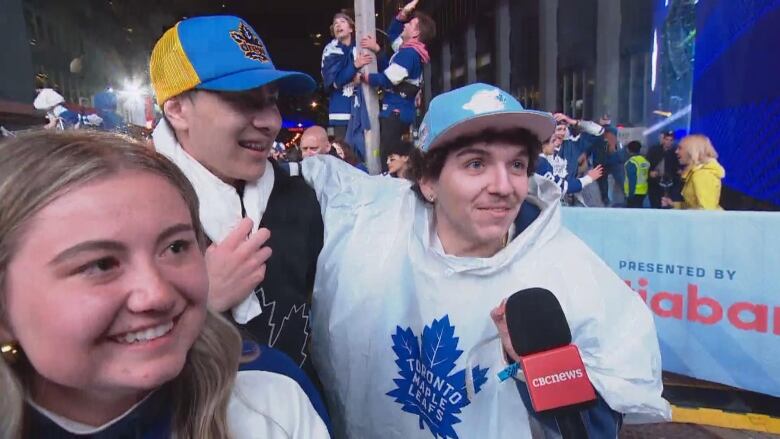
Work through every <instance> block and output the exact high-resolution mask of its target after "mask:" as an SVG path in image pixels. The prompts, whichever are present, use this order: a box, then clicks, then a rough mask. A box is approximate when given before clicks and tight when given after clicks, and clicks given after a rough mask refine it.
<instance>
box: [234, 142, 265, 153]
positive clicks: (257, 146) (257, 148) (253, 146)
mask: <svg viewBox="0 0 780 439" xmlns="http://www.w3.org/2000/svg"><path fill="white" fill-rule="evenodd" d="M239 145H241V146H242V147H243V148H247V149H254V150H255V151H262V150H263V149H264V148H263V144H262V143H256V142H241V143H239Z"/></svg>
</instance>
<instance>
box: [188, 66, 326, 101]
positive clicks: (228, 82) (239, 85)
mask: <svg viewBox="0 0 780 439" xmlns="http://www.w3.org/2000/svg"><path fill="white" fill-rule="evenodd" d="M271 83H274V84H276V85H277V86H278V87H279V93H281V94H283V95H305V94H309V93H311V92H313V91H314V89H315V88H317V83H316V82H314V79H312V77H311V76H309V75H307V74H305V73H300V72H285V71H281V70H268V69H256V70H245V71H243V72H238V73H233V74H230V75H227V76H223V77H221V78H216V79H212V80H210V81H206V82H202V83H201V84H200V85H198V86H197V87H195V88H197V89H200V90H212V91H246V90H251V89H253V88H257V87H262V86H264V85H267V84H271Z"/></svg>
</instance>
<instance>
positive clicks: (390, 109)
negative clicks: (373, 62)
mask: <svg viewBox="0 0 780 439" xmlns="http://www.w3.org/2000/svg"><path fill="white" fill-rule="evenodd" d="M402 30H403V23H401V22H400V21H399V20H398V19H397V18H393V20H392V22H391V24H390V28H389V29H388V31H387V34H388V39H389V40H390V41H395V43H394V44H393V50H394V51H395V53H393V56H392V57H391V58H390V60H389V61H387V60H386V58H384V57H380V59H379V69H380V70H381V71H380V72H379V73H372V74H370V75H368V83H369V84H371V86H372V87H379V88H382V89H383V90H384V95H383V97H382V108H381V111H380V112H379V117H383V118H386V117H390V115H391V114H393V113H398V115H399V117H400V119H401V122H404V123H407V124H411V123H412V122H414V117H415V115H416V108H415V106H414V99H415V97H416V96H417V92H416V90H419V88H420V87H422V82H423V61H422V58H421V57H420V55H419V54H418V53H417V51H415V50H414V49H412V48H411V47H400V45H399V44H400V43H399V42H398V38H400V35H401V31H402Z"/></svg>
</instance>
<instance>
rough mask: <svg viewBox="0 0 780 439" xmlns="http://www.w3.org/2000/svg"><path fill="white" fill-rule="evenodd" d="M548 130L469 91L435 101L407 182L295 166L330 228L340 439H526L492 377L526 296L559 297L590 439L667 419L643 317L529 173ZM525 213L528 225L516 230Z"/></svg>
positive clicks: (507, 103)
mask: <svg viewBox="0 0 780 439" xmlns="http://www.w3.org/2000/svg"><path fill="white" fill-rule="evenodd" d="M554 129H555V120H554V119H553V117H552V115H551V114H549V113H543V112H538V111H531V110H525V109H523V107H522V105H521V104H520V103H519V102H518V101H517V100H516V99H515V98H514V97H512V96H511V95H509V94H508V93H506V92H504V91H503V90H500V89H498V88H496V87H494V86H491V85H487V84H479V83H477V84H472V85H468V86H465V87H462V88H459V89H456V90H453V91H450V92H447V93H444V94H441V95H439V96H437V97H435V98H434V99H433V100H432V101H431V103H430V107H429V110H428V113H427V114H426V115H425V117H424V119H423V122H422V124H421V127H420V148H421V150H422V153H421V154H419V155H413V156H412V159H411V168H410V172H408V179H407V180H403V179H395V178H383V177H379V176H367V175H365V174H363V173H361V172H359V171H357V170H355V169H354V168H353V167H351V166H349V165H348V164H346V163H344V162H342V161H339V160H337V159H335V158H333V157H328V156H323V155H317V156H314V157H310V158H307V159H305V160H304V161H303V162H302V164H301V168H302V169H301V170H302V176H303V178H304V180H306V182H307V183H309V184H310V185H311V186H312V187H313V188H314V190H315V191H316V193H317V197H318V199H319V201H320V205H321V208H322V214H323V221H324V222H325V226H326V230H328V233H327V234H326V238H325V243H324V246H323V250H322V253H321V255H320V259H319V263H318V270H317V278H316V282H315V288H314V303H313V312H314V315H313V319H312V320H313V324H314V333H315V334H316V335H315V341H314V343H313V345H312V355H313V358H314V362H315V365H316V366H317V370H318V372H319V373H320V376H321V377H322V378H323V384H324V386H325V389H326V393H325V394H326V395H327V397H328V399H329V401H330V407H331V415H332V416H333V420H334V431H335V436H336V437H353V438H366V437H377V436H381V437H382V438H386V439H408V438H412V437H414V438H422V437H430V438H440V437H441V438H443V437H449V438H454V437H463V438H477V437H485V438H504V437H509V436H512V435H516V436H517V437H531V429H532V428H533V427H532V425H531V424H532V423H534V422H536V419H537V418H536V416H535V415H533V414H532V412H531V411H530V409H528V408H526V406H525V405H524V403H523V398H522V397H521V395H520V393H519V391H518V389H516V388H515V385H514V384H512V380H510V381H508V382H499V381H498V380H497V379H496V378H495V377H496V374H497V373H498V372H499V371H501V370H502V369H504V368H505V367H506V366H507V363H506V361H505V358H504V355H503V353H502V352H503V348H502V343H503V346H506V343H508V340H507V339H506V337H505V335H506V327H505V325H506V323H505V321H504V316H503V309H502V307H501V306H500V304H502V301H503V300H504V299H505V298H506V297H507V296H508V295H509V294H511V293H512V292H514V291H518V290H520V289H523V288H526V287H531V286H534V287H537V286H542V287H545V288H548V289H550V290H551V291H553V292H554V293H555V294H557V295H558V298H559V300H560V302H561V303H562V304H563V308H564V310H566V311H567V320H568V321H569V326H570V327H571V328H572V329H573V339H574V342H575V343H577V344H578V346H579V348H580V350H581V351H582V356H583V359H584V362H585V365H586V368H587V372H588V375H589V376H590V378H591V380H592V382H593V383H594V385H595V387H596V390H597V392H598V393H599V394H600V395H601V397H603V400H602V401H601V402H600V403H599V404H597V406H596V407H595V408H593V409H592V410H594V412H590V413H591V416H595V413H599V414H600V415H601V416H600V417H599V418H598V419H600V420H601V421H603V422H600V423H599V425H598V426H597V425H595V424H596V422H589V429H590V431H591V437H616V436H617V430H618V428H619V425H620V419H621V415H626V416H628V417H629V418H630V419H629V420H630V421H633V422H638V421H639V422H641V421H659V420H665V419H669V417H670V410H669V405H668V403H667V402H666V401H665V400H664V399H663V398H662V397H661V390H662V384H661V358H660V353H659V347H658V340H657V338H656V331H655V326H654V323H653V319H652V316H651V314H650V312H649V310H648V308H647V306H645V304H644V303H643V302H642V300H641V299H640V298H639V296H638V295H637V294H636V293H634V292H633V291H631V290H630V289H629V288H628V287H627V286H626V285H625V283H624V282H623V281H621V280H620V279H619V278H618V277H617V276H616V275H615V274H614V273H613V272H612V271H611V270H610V269H609V267H608V266H607V265H606V264H605V263H604V262H603V261H601V260H600V259H599V258H598V257H597V256H595V254H594V253H593V252H592V251H591V250H590V249H589V248H588V247H587V246H586V245H585V244H584V243H583V242H582V241H580V240H579V239H577V238H576V237H575V236H574V235H573V234H572V233H571V232H569V231H568V230H567V229H566V228H565V227H564V226H563V225H562V224H561V209H560V203H559V199H560V190H559V189H558V187H557V186H556V185H555V184H554V183H553V182H551V181H548V180H546V179H544V178H542V177H536V176H534V165H535V162H536V160H537V157H538V155H539V152H540V145H541V139H548V138H549V137H550V136H551V135H552V134H553V131H554ZM528 203H530V204H533V205H534V206H535V207H536V213H537V215H536V217H535V218H532V220H531V221H530V225H528V227H526V228H524V229H520V228H516V227H515V226H514V222H515V218H516V217H517V216H518V212H519V211H520V210H521V205H523V204H528ZM388 276H390V279H391V281H388ZM491 313H492V314H491ZM497 327H498V328H502V329H501V330H499V329H497ZM499 334H501V337H500V336H499ZM521 384H522V383H521ZM590 419H595V418H590Z"/></svg>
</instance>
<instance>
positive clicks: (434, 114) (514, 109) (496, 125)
mask: <svg viewBox="0 0 780 439" xmlns="http://www.w3.org/2000/svg"><path fill="white" fill-rule="evenodd" d="M512 128H525V129H527V130H529V131H531V132H532V133H534V134H535V135H536V137H538V138H539V141H541V142H544V141H545V140H547V139H549V138H550V136H552V135H553V132H555V119H554V118H553V116H552V114H550V113H546V112H542V111H534V110H526V109H525V108H523V105H522V104H520V102H518V101H517V99H515V98H514V97H513V96H512V95H510V94H509V93H507V92H505V91H503V90H501V89H500V88H498V87H495V86H493V85H488V84H482V83H476V84H470V85H467V86H465V87H461V88H457V89H455V90H452V91H449V92H447V93H442V94H440V95H438V96H436V97H435V98H433V99H432V100H431V103H430V105H429V106H428V112H427V113H426V114H425V117H424V118H423V121H422V123H421V124H420V136H419V146H420V149H422V150H423V151H425V152H427V151H430V150H431V149H434V148H437V147H439V146H442V145H444V144H446V143H448V142H450V141H452V140H454V139H456V138H458V137H460V136H464V135H471V134H477V133H479V132H480V131H482V130H486V129H491V130H505V129H512Z"/></svg>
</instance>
